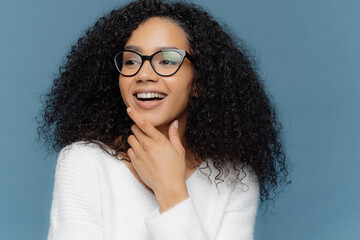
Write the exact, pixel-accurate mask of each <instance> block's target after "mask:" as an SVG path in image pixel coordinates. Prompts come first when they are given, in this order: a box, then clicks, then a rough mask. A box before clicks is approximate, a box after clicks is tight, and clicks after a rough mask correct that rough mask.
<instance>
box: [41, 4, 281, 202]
mask: <svg viewBox="0 0 360 240" xmlns="http://www.w3.org/2000/svg"><path fill="white" fill-rule="evenodd" d="M154 16H159V17H166V18H170V19H171V20H173V21H174V22H175V23H177V24H178V25H179V26H181V27H182V28H183V29H184V30H185V32H186V34H187V37H188V42H189V44H190V53H191V54H192V55H193V56H194V57H195V61H194V71H195V73H194V82H195V83H196V85H197V88H198V89H199V93H198V98H190V100H189V106H188V124H187V128H186V132H185V137H186V140H187V143H188V147H189V148H190V149H191V150H192V151H193V152H194V153H195V154H196V155H197V156H198V158H200V159H207V158H211V159H212V160H213V161H214V166H215V167H216V169H218V171H219V174H218V175H217V176H216V180H219V179H220V178H219V175H220V177H221V176H222V172H223V168H226V166H228V167H229V166H230V167H232V168H233V169H234V170H236V172H237V180H238V179H239V178H238V176H239V175H240V171H242V172H243V173H245V172H244V167H245V165H246V166H249V167H250V169H252V173H255V174H256V177H257V179H258V182H259V186H260V199H261V202H262V203H263V202H265V201H266V202H267V200H273V199H274V198H273V194H274V196H277V193H278V191H275V190H276V189H277V188H278V186H279V185H280V184H282V183H288V181H287V177H288V171H287V162H286V161H285V160H286V156H285V153H284V150H283V145H282V143H281V129H282V125H281V123H280V122H279V121H278V118H277V115H276V111H275V109H274V106H273V105H272V104H271V102H270V101H269V97H268V96H267V94H266V93H265V90H264V86H263V84H262V82H261V81H260V79H259V76H258V74H257V73H256V72H255V69H256V68H255V61H253V60H252V59H251V58H250V57H249V54H247V52H248V51H247V50H246V48H245V47H244V45H243V44H240V43H241V41H240V40H238V39H237V38H236V36H233V35H232V34H231V33H230V32H229V31H228V30H227V27H226V25H224V26H223V27H221V26H220V24H219V23H218V22H217V21H216V20H215V19H214V18H213V17H212V16H211V15H209V13H207V12H206V11H205V10H203V8H202V7H200V6H198V5H195V4H193V3H184V2H178V3H170V2H166V1H161V0H150V1H144V0H140V1H134V2H132V3H129V4H127V5H126V6H123V7H121V8H119V9H116V10H113V11H111V12H110V13H109V14H107V15H106V16H104V17H102V18H100V19H99V20H98V21H97V22H96V23H95V25H94V26H92V27H90V28H89V29H88V30H87V31H86V33H85V35H84V36H83V37H81V38H80V39H79V40H78V41H77V44H75V45H74V46H73V47H72V48H71V51H70V52H69V53H68V55H67V61H66V63H64V64H63V66H61V67H60V68H59V74H58V75H57V76H56V78H55V80H54V83H53V86H52V88H51V90H50V92H49V93H48V94H46V95H44V96H45V101H44V109H43V111H42V113H41V115H40V118H39V119H38V124H39V125H38V134H39V137H40V139H42V140H43V141H44V142H45V144H48V145H47V146H48V147H50V148H51V149H53V150H55V151H59V150H60V149H61V148H63V147H65V146H66V145H69V144H71V143H74V142H77V141H85V142H95V143H97V144H99V145H100V146H101V145H102V144H105V146H107V147H110V148H112V149H115V150H116V152H112V153H110V154H113V155H117V154H119V153H124V152H126V151H127V149H128V148H129V145H128V143H127V141H126V140H127V137H128V136H129V135H130V134H131V130H130V127H131V125H132V124H133V122H132V120H131V119H130V118H129V117H128V115H127V113H126V106H125V104H124V102H123V100H122V97H121V94H120V91H119V85H118V76H119V73H118V71H117V69H116V67H115V65H114V62H113V57H114V55H115V54H116V53H117V52H118V51H120V50H121V49H123V48H124V46H125V44H126V42H127V40H128V39H129V37H130V35H131V33H132V32H133V31H134V30H135V29H136V28H137V27H138V26H139V24H140V23H142V22H144V21H145V20H147V19H149V18H151V17H154ZM101 147H103V148H104V146H101ZM196 161H198V159H197V160H196ZM207 167H208V166H207ZM245 176H246V174H245ZM220 181H224V180H222V179H220ZM240 181H241V180H240Z"/></svg>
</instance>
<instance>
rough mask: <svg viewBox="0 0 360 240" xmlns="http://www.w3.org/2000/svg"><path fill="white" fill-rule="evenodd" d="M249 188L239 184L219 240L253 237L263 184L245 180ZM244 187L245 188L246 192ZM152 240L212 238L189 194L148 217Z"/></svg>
mask: <svg viewBox="0 0 360 240" xmlns="http://www.w3.org/2000/svg"><path fill="white" fill-rule="evenodd" d="M243 182H244V183H245V184H247V186H248V187H246V186H244V185H242V184H236V185H235V187H234V190H233V192H232V194H231V196H230V200H229V203H228V205H227V208H226V210H225V213H224V215H223V218H222V220H221V221H220V225H219V229H218V231H217V234H216V237H215V240H252V239H253V233H254V225H255V216H256V212H257V205H258V198H259V187H258V183H257V182H256V181H255V180H251V178H250V177H247V178H246V179H244V180H243ZM243 190H244V191H243ZM145 224H146V227H147V229H148V232H149V240H163V239H164V240H165V239H173V240H193V239H194V240H210V239H211V238H210V237H209V236H208V234H207V233H206V231H205V229H204V227H203V225H202V222H201V219H200V217H199V215H198V213H197V211H196V208H195V205H194V203H193V201H192V198H191V197H189V198H187V199H185V200H183V201H181V202H179V203H177V204H176V205H175V206H173V207H171V208H169V209H168V210H167V211H165V212H163V213H160V211H159V209H157V210H156V211H154V212H153V213H152V214H151V215H150V216H149V217H148V218H147V219H146V220H145Z"/></svg>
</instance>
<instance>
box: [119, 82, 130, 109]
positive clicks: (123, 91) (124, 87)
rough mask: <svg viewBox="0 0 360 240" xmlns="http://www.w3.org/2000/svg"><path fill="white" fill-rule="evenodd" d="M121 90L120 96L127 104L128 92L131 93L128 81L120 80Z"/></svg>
mask: <svg viewBox="0 0 360 240" xmlns="http://www.w3.org/2000/svg"><path fill="white" fill-rule="evenodd" d="M119 89H120V94H121V97H122V99H123V101H124V103H125V104H127V100H126V96H127V94H126V93H127V92H128V91H129V86H128V84H126V81H124V80H121V81H120V79H119Z"/></svg>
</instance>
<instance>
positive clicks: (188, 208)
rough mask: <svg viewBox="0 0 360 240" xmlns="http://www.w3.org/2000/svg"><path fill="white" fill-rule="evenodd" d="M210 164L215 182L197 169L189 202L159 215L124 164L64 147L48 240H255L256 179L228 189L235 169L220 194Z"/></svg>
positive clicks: (94, 150)
mask: <svg viewBox="0 0 360 240" xmlns="http://www.w3.org/2000/svg"><path fill="white" fill-rule="evenodd" d="M207 161H208V162H209V167H211V170H212V174H211V175H210V179H211V180H212V183H210V181H209V179H208V177H207V176H205V175H203V174H202V173H201V172H200V171H202V172H206V173H207V175H209V174H210V170H209V169H208V168H205V169H199V168H202V167H205V166H206V162H203V163H202V164H201V165H200V167H198V168H197V169H196V171H195V172H194V173H193V174H192V175H191V176H190V177H189V178H188V179H187V180H186V185H187V188H188V192H189V198H187V199H185V200H183V201H182V202H180V203H178V204H176V205H175V206H173V207H172V208H170V209H168V210H167V211H165V212H163V213H161V214H160V213H159V206H158V203H157V201H156V198H155V196H154V195H153V194H152V193H151V192H150V191H149V190H148V189H146V188H145V186H144V185H142V184H141V183H140V182H139V181H138V180H137V179H136V177H135V176H134V175H133V173H132V172H131V171H130V169H129V168H128V167H127V166H126V165H125V163H123V162H122V161H121V160H119V159H117V158H116V157H113V156H110V155H109V154H107V153H106V152H105V151H104V150H102V149H101V148H100V147H99V146H97V145H96V144H93V143H92V144H88V145H85V144H82V142H77V143H74V144H72V145H71V147H70V146H67V147H65V148H64V149H62V150H61V152H60V154H59V158H58V161H57V165H56V170H55V184H54V192H53V200H52V207H51V213H50V229H49V233H48V240H65V239H66V240H93V239H94V240H95V239H96V240H110V239H111V240H192V239H193V240H211V239H216V240H240V239H241V240H249V239H253V232H254V225H255V216H256V212H257V205H258V198H259V187H258V183H257V182H256V180H255V179H256V178H255V177H250V175H249V174H248V176H247V177H246V178H245V179H243V180H242V182H243V183H246V185H247V186H245V185H243V184H240V183H236V184H235V185H230V184H229V186H228V184H226V181H227V180H228V179H229V176H232V178H234V177H235V175H234V172H235V171H234V170H232V171H230V174H229V175H228V176H227V177H226V178H225V174H223V176H222V179H224V180H225V181H224V182H222V183H219V184H218V190H217V188H216V184H215V182H214V179H215V176H216V175H217V174H218V171H217V170H216V168H215V167H214V166H213V165H212V164H211V163H212V161H211V159H207ZM246 171H247V173H248V170H246ZM224 173H226V171H225V172H224ZM242 176H243V175H240V176H239V178H240V177H242ZM230 179H231V178H230ZM234 186H235V187H234Z"/></svg>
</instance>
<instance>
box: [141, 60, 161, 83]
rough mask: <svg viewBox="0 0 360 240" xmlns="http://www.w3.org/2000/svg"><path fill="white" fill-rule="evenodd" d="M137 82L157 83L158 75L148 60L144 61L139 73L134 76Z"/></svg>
mask: <svg viewBox="0 0 360 240" xmlns="http://www.w3.org/2000/svg"><path fill="white" fill-rule="evenodd" d="M136 80H137V81H158V80H159V75H158V74H157V73H156V72H155V71H154V69H153V68H152V66H151V63H150V61H149V60H145V62H144V63H143V65H142V67H141V68H140V70H139V72H138V73H137V74H136Z"/></svg>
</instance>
